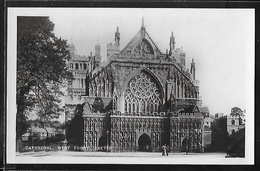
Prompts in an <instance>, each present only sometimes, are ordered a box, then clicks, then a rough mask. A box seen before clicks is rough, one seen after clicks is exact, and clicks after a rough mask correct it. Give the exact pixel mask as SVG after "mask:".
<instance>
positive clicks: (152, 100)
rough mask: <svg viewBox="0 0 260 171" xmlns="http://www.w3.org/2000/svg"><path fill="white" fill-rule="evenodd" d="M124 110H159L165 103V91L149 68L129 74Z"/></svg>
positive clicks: (124, 88) (144, 112)
mask: <svg viewBox="0 0 260 171" xmlns="http://www.w3.org/2000/svg"><path fill="white" fill-rule="evenodd" d="M123 93H124V106H125V109H124V111H125V112H127V113H140V114H141V115H146V113H152V112H158V111H159V110H160V106H161V105H162V104H163V97H164V91H163V87H162V85H161V84H160V82H159V80H158V78H157V77H156V76H155V75H154V74H153V73H151V72H150V71H149V70H147V69H140V70H138V71H136V72H134V73H133V74H132V75H130V76H129V78H128V79H127V81H126V82H125V85H124V87H123Z"/></svg>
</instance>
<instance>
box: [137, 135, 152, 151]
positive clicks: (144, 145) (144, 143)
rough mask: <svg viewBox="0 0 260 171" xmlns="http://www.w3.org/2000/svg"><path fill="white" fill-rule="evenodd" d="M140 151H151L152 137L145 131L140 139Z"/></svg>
mask: <svg viewBox="0 0 260 171" xmlns="http://www.w3.org/2000/svg"><path fill="white" fill-rule="evenodd" d="M138 146H139V148H138V151H151V139H150V137H149V136H148V135H147V134H145V133H143V134H142V135H141V136H140V137H139V139H138Z"/></svg>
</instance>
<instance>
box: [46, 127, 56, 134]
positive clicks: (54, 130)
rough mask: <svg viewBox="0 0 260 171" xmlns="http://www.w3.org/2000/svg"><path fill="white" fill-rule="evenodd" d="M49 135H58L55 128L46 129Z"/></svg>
mask: <svg viewBox="0 0 260 171" xmlns="http://www.w3.org/2000/svg"><path fill="white" fill-rule="evenodd" d="M45 129H46V131H47V132H48V133H56V129H55V128H45Z"/></svg>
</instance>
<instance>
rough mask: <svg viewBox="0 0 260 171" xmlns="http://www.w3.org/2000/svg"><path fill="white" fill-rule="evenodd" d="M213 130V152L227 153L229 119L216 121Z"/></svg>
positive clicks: (224, 118) (221, 118)
mask: <svg viewBox="0 0 260 171" xmlns="http://www.w3.org/2000/svg"><path fill="white" fill-rule="evenodd" d="M211 129H212V150H213V151H222V152H226V150H227V146H228V132H227V118H226V117H220V118H218V119H215V120H214V121H213V123H212V126H211Z"/></svg>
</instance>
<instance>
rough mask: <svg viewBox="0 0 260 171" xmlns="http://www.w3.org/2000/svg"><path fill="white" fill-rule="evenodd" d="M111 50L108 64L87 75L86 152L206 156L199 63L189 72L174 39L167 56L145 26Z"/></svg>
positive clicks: (84, 113) (183, 56) (82, 100)
mask: <svg viewBox="0 0 260 171" xmlns="http://www.w3.org/2000/svg"><path fill="white" fill-rule="evenodd" d="M119 45H120V33H119V28H117V31H116V33H115V43H114V45H113V44H112V43H110V44H108V47H109V48H108V53H107V54H108V61H107V63H106V64H105V65H104V66H102V67H98V68H96V69H94V70H90V72H86V85H85V88H86V93H85V96H80V101H81V102H82V103H84V111H83V117H84V146H85V147H86V149H87V151H97V150H104V149H106V148H109V150H110V151H112V152H121V151H124V152H135V151H151V152H156V151H161V148H162V145H163V144H166V145H167V146H169V149H170V152H182V151H191V152H203V129H204V128H203V116H202V114H201V113H200V110H199V107H198V106H200V105H201V100H200V99H199V86H198V83H199V82H198V81H197V80H196V79H195V62H194V60H192V63H191V68H190V71H189V70H187V69H186V68H185V63H186V62H185V53H184V52H183V51H182V50H180V49H176V48H175V38H174V36H173V34H172V35H171V37H170V50H169V53H168V52H166V53H162V52H161V51H160V50H159V48H158V47H157V46H156V44H155V43H154V42H153V40H152V39H151V37H150V36H149V34H148V33H147V31H146V28H145V27H144V23H142V26H141V29H140V30H139V31H138V33H137V34H136V36H135V37H134V38H133V39H132V40H131V41H130V42H129V43H128V44H127V45H126V47H125V48H124V49H123V50H121V51H120V50H119Z"/></svg>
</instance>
